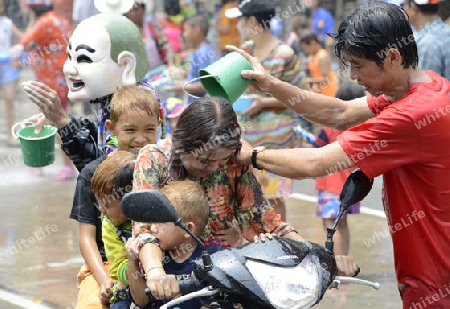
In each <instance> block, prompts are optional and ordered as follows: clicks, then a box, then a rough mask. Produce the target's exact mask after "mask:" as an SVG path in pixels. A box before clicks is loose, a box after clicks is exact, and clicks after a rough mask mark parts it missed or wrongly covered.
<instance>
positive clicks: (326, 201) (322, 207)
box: [316, 190, 360, 219]
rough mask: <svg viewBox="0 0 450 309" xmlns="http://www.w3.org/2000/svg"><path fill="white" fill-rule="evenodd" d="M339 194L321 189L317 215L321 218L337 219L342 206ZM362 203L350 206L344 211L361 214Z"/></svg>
mask: <svg viewBox="0 0 450 309" xmlns="http://www.w3.org/2000/svg"><path fill="white" fill-rule="evenodd" d="M340 203H341V202H340V200H339V194H336V193H331V192H328V191H324V190H319V200H318V203H317V208H316V215H317V216H318V217H321V218H327V219H336V218H337V216H338V215H339V206H340ZM359 208H360V203H357V204H355V205H353V206H350V207H349V208H348V210H347V211H346V212H345V213H344V216H345V215H346V214H359Z"/></svg>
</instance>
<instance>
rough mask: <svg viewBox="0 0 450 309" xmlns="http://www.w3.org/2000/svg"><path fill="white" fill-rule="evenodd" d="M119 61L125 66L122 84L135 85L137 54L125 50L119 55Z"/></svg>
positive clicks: (120, 64)
mask: <svg viewBox="0 0 450 309" xmlns="http://www.w3.org/2000/svg"><path fill="white" fill-rule="evenodd" d="M117 63H118V64H119V66H120V67H122V68H123V71H122V86H135V85H136V84H137V81H136V75H135V73H136V64H137V62H136V56H135V55H134V54H133V53H131V52H129V51H123V52H121V53H120V54H119V56H118V57H117Z"/></svg>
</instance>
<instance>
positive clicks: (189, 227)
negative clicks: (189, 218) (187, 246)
mask: <svg viewBox="0 0 450 309" xmlns="http://www.w3.org/2000/svg"><path fill="white" fill-rule="evenodd" d="M186 226H187V228H188V229H189V230H191V232H192V233H194V234H195V235H196V232H197V227H196V226H195V223H194V222H187V223H186ZM189 237H191V235H189V234H188V233H186V234H184V238H189Z"/></svg>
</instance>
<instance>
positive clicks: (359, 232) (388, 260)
mask: <svg viewBox="0 0 450 309" xmlns="http://www.w3.org/2000/svg"><path fill="white" fill-rule="evenodd" d="M24 75H25V78H24V80H27V79H28V78H30V77H31V76H32V75H31V72H29V71H28V69H25V70H24ZM19 99H20V100H21V101H22V102H20V104H18V108H17V111H16V120H17V121H20V120H22V119H24V118H25V117H26V116H29V115H31V114H32V113H34V112H35V111H36V108H35V107H34V106H33V105H32V104H31V103H28V102H26V99H25V98H24V97H23V92H20V96H19ZM18 103H19V102H18ZM3 108H4V107H3V101H2V99H1V96H0V119H2V121H1V122H0V218H2V224H1V225H0V235H1V236H0V274H1V276H0V308H32V309H34V308H37V309H41V308H42V309H44V308H55V309H56V308H58V309H69V308H74V302H75V300H76V296H77V287H76V275H77V272H78V269H79V268H80V266H81V265H82V263H83V259H82V257H81V254H80V252H79V248H78V225H77V223H76V222H75V221H73V220H71V219H69V218H68V215H69V212H70V209H71V205H72V196H73V192H74V188H75V180H70V181H65V182H55V181H53V180H52V178H53V176H54V175H55V174H56V173H57V172H58V171H59V169H60V167H61V164H62V163H61V156H60V155H59V154H57V156H56V162H55V164H53V165H51V166H48V167H45V168H44V175H43V176H42V177H36V176H34V175H32V174H31V173H30V170H29V169H28V168H27V167H26V166H24V164H23V162H22V157H21V152H20V149H19V148H7V147H6V128H5V121H4V118H3V115H4V111H3ZM296 192H306V193H311V192H312V194H313V195H314V190H313V187H312V182H311V181H301V182H298V183H297V185H296ZM371 203H372V204H379V197H377V198H374V199H372V200H371ZM378 207H379V205H378ZM287 221H289V222H290V223H291V224H292V225H293V226H295V227H296V228H297V229H298V230H299V232H300V234H301V235H302V236H303V237H304V238H307V239H309V240H311V241H314V242H317V243H319V244H323V243H324V241H325V233H324V232H323V231H322V223H321V219H320V218H317V217H315V208H314V203H312V202H306V201H303V200H299V199H290V200H289V204H288V220H287ZM348 221H349V222H348V224H349V226H350V230H351V237H352V238H351V248H350V253H351V255H353V256H354V257H355V258H356V260H357V263H358V264H359V265H360V267H361V269H362V270H361V274H360V276H359V277H360V278H362V279H367V280H372V281H376V282H379V283H380V284H381V289H380V290H378V291H376V290H373V289H372V288H370V287H366V286H358V285H353V284H344V285H341V288H340V289H339V290H332V291H328V292H327V293H326V295H325V297H324V299H323V300H322V302H321V303H319V304H318V305H317V306H316V307H315V308H346V309H356V308H388V309H390V308H401V301H400V297H399V295H398V292H397V286H396V281H395V274H394V269H393V257H392V243H391V240H390V237H385V238H383V237H379V238H377V237H376V234H375V233H376V232H378V233H379V234H382V233H383V232H384V231H385V227H386V220H385V219H383V218H379V217H377V216H373V215H367V214H361V215H358V216H349V219H348ZM369 239H370V240H372V241H370V240H369ZM12 295H14V296H15V297H18V298H17V299H18V300H17V299H15V298H13V296H12ZM8 299H9V301H8ZM16 300H17V301H16ZM15 301H16V302H15ZM27 301H31V302H32V304H35V305H34V306H32V305H30V304H29V303H27Z"/></svg>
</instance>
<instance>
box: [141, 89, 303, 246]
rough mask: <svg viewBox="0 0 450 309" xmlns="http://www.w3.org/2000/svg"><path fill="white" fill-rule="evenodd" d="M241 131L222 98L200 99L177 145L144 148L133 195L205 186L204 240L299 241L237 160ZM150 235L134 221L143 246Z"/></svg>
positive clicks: (184, 118)
mask: <svg viewBox="0 0 450 309" xmlns="http://www.w3.org/2000/svg"><path fill="white" fill-rule="evenodd" d="M240 138H241V130H240V127H239V125H238V123H237V119H236V114H235V113H234V111H233V109H232V107H231V106H230V104H228V102H226V101H225V100H223V99H222V98H216V97H205V98H201V99H198V100H196V101H195V102H194V103H192V104H191V105H190V106H188V107H187V108H186V110H185V111H184V112H183V113H182V114H181V116H180V119H179V121H178V124H177V129H176V130H175V132H174V133H173V136H172V140H170V139H166V140H161V141H160V142H159V143H158V144H155V145H147V146H146V147H144V148H143V149H142V150H141V152H140V154H139V156H138V158H137V161H136V168H135V175H134V183H133V190H139V189H152V188H160V187H162V186H164V185H165V184H166V183H168V182H169V181H172V180H190V181H197V182H199V183H201V184H202V185H203V187H204V189H205V192H206V193H207V195H208V198H209V205H210V208H211V210H210V216H209V222H208V226H207V229H206V230H205V233H204V236H209V235H211V234H212V235H214V236H215V237H216V238H218V239H220V240H223V241H226V242H228V243H229V244H230V245H233V246H239V245H242V244H244V243H246V242H247V241H252V240H253V239H254V236H259V234H260V233H266V232H267V233H280V234H281V235H282V236H286V235H289V236H292V237H295V238H296V239H299V240H300V238H299V237H298V235H297V234H296V233H292V232H293V230H292V229H291V227H290V226H289V225H288V224H287V223H284V222H282V221H281V219H280V215H278V214H276V213H275V212H274V210H273V208H272V207H270V206H269V204H268V202H267V200H266V198H265V197H264V195H263V193H262V191H261V187H260V185H259V183H258V182H257V180H256V178H255V177H254V176H253V173H252V171H251V169H250V168H249V166H242V165H240V164H238V163H237V162H236V160H235V155H236V154H237V152H238V151H239V150H240V148H241V146H242V144H241V141H240ZM150 233H151V231H150V226H149V225H148V224H146V223H140V222H135V223H134V234H135V235H137V236H138V237H139V239H140V243H141V244H144V243H145V242H146V239H147V236H148V235H149V234H150Z"/></svg>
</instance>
